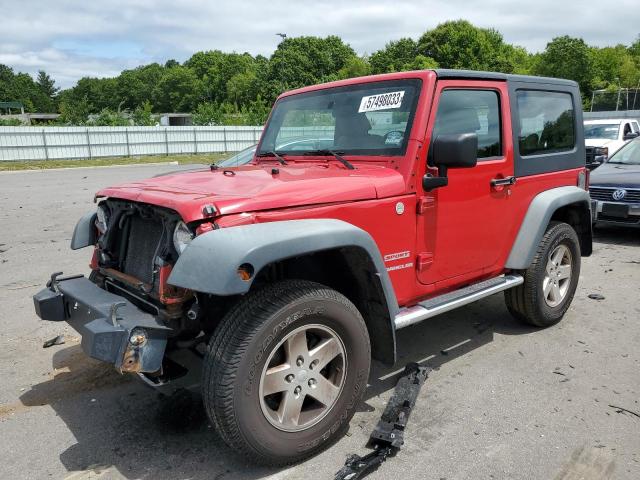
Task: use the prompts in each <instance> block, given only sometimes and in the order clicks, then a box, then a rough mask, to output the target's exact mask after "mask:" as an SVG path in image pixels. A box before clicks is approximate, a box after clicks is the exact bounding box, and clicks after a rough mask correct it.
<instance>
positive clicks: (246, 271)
mask: <svg viewBox="0 0 640 480" xmlns="http://www.w3.org/2000/svg"><path fill="white" fill-rule="evenodd" d="M238 276H239V277H240V280H242V281H243V282H248V281H249V280H251V277H253V266H251V265H249V264H248V263H243V264H242V265H240V266H239V267H238Z"/></svg>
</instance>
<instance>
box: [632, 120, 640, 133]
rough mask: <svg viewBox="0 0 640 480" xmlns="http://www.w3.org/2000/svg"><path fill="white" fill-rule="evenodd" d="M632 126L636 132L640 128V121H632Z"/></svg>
mask: <svg viewBox="0 0 640 480" xmlns="http://www.w3.org/2000/svg"><path fill="white" fill-rule="evenodd" d="M631 128H633V131H634V132H637V131H639V130H640V128H638V122H631Z"/></svg>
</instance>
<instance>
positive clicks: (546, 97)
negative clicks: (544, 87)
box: [516, 90, 576, 157]
mask: <svg viewBox="0 0 640 480" xmlns="http://www.w3.org/2000/svg"><path fill="white" fill-rule="evenodd" d="M516 97H517V103H518V117H519V123H520V133H519V135H518V144H519V147H520V155H521V156H523V157H524V156H529V155H540V154H545V153H557V152H565V151H569V150H572V149H573V148H574V147H575V144H576V135H575V127H574V125H575V122H574V115H575V113H574V109H573V102H572V100H571V94H569V93H563V92H546V91H540V90H518V91H517V93H516Z"/></svg>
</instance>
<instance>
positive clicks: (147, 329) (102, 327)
mask: <svg viewBox="0 0 640 480" xmlns="http://www.w3.org/2000/svg"><path fill="white" fill-rule="evenodd" d="M33 301H34V304H35V308H36V313H37V314H38V316H39V317H40V318H42V319H43V320H51V321H66V322H67V323H69V325H71V326H72V327H73V328H74V329H75V330H76V331H77V332H78V333H80V335H81V336H82V349H83V350H84V351H85V353H86V354H87V355H89V356H90V357H92V358H95V359H97V360H102V361H104V362H109V363H112V364H114V365H115V367H116V369H117V370H119V371H120V372H122V373H124V372H130V373H144V372H148V373H155V372H159V371H161V370H162V361H163V357H164V352H165V348H166V345H167V338H168V336H169V333H170V329H169V328H167V327H166V326H165V325H163V324H162V323H161V322H160V321H159V320H158V319H157V318H156V317H154V316H153V315H151V314H149V313H145V312H144V311H142V310H140V309H139V308H137V307H136V306H135V305H134V304H132V303H131V302H129V301H128V300H126V299H124V298H123V297H120V296H117V295H114V294H112V293H109V292H107V291H105V290H102V289H101V288H99V287H98V286H96V285H95V284H94V283H93V282H91V281H90V280H89V279H87V278H86V277H84V276H83V275H80V276H73V277H67V278H59V274H54V275H52V278H51V281H50V282H49V283H48V285H47V288H45V289H44V290H42V291H40V292H38V293H37V294H36V295H35V296H34V297H33Z"/></svg>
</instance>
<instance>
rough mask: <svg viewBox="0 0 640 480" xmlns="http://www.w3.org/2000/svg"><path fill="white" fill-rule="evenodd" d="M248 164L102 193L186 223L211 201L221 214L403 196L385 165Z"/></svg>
mask: <svg viewBox="0 0 640 480" xmlns="http://www.w3.org/2000/svg"><path fill="white" fill-rule="evenodd" d="M273 168H274V166H273V165H265V164H263V165H247V166H243V167H238V168H229V169H224V170H223V169H220V170H214V171H211V170H209V169H203V170H199V171H188V172H182V173H180V172H176V173H175V174H172V175H164V176H161V177H156V178H150V179H148V180H142V181H138V182H131V183H126V184H123V185H118V186H115V187H109V188H105V189H102V190H100V191H99V192H98V193H97V194H96V195H97V196H98V197H114V198H122V199H125V200H132V201H137V202H144V203H149V204H153V205H158V206H162V207H166V208H170V209H172V210H175V211H177V212H178V213H179V214H180V215H181V216H182V218H183V219H184V220H185V221H186V222H191V221H195V220H200V219H202V218H204V215H203V213H202V209H203V207H204V206H205V205H214V206H215V207H216V209H217V211H218V212H219V213H218V215H228V214H232V213H242V212H254V211H259V210H269V209H275V208H287V207H299V206H305V205H317V204H323V203H336V202H352V201H358V200H369V199H374V198H384V197H389V196H393V195H400V194H402V193H404V191H405V183H404V178H403V176H402V175H401V174H400V173H398V172H397V171H396V170H395V169H391V168H388V167H386V166H382V165H369V164H364V165H362V164H361V165H358V166H357V168H356V169H355V170H348V169H346V168H344V167H343V166H342V165H338V164H336V163H334V162H331V163H322V164H316V163H308V164H303V163H299V164H290V165H287V166H283V165H279V166H278V167H277V169H278V171H279V173H277V174H272V169H273Z"/></svg>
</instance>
